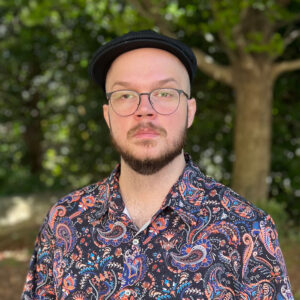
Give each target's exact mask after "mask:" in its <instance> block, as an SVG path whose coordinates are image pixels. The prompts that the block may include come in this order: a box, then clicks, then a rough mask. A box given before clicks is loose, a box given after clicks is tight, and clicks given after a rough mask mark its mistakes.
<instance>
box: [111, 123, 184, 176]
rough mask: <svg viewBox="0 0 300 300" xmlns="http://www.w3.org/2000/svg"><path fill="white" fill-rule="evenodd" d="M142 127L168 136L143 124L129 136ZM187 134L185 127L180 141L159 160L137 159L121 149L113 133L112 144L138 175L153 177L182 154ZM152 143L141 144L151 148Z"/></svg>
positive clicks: (151, 126)
mask: <svg viewBox="0 0 300 300" xmlns="http://www.w3.org/2000/svg"><path fill="white" fill-rule="evenodd" d="M141 127H143V128H151V129H154V130H156V131H158V132H160V133H161V135H166V134H167V133H166V132H165V130H164V129H162V128H158V127H156V126H154V125H153V124H151V123H149V124H146V125H145V124H143V125H138V126H137V127H136V128H134V129H132V130H131V131H130V132H129V135H130V134H131V133H132V132H135V131H137V130H139V129H140V128H141ZM186 132H187V128H186V127H185V128H184V129H183V130H182V131H181V132H180V134H179V136H178V139H177V140H176V141H175V142H173V145H172V148H171V149H168V150H166V151H165V152H164V153H162V155H161V156H160V157H157V158H145V159H139V158H136V157H135V156H134V155H133V154H132V153H130V152H129V151H126V150H124V149H122V148H121V147H120V145H119V144H118V142H117V141H116V140H115V139H114V137H113V134H112V133H111V134H110V135H111V139H112V143H113V145H114V147H115V149H116V150H117V151H118V152H119V154H120V155H121V157H122V158H123V160H124V161H125V162H126V163H127V164H128V165H129V166H130V167H131V168H132V169H133V170H134V171H136V172H137V173H139V174H141V175H152V174H155V173H157V172H158V171H159V170H161V169H162V168H163V167H165V166H166V165H168V164H169V163H170V162H171V161H173V160H174V159H175V158H176V157H177V156H178V155H180V154H181V153H182V149H183V147H184V144H185V140H186ZM151 143H152V142H151V141H144V142H141V144H144V146H149V147H151Z"/></svg>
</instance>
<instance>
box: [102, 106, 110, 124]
mask: <svg viewBox="0 0 300 300" xmlns="http://www.w3.org/2000/svg"><path fill="white" fill-rule="evenodd" d="M102 108H103V116H104V119H105V122H106V125H107V127H108V128H109V129H110V122H109V107H108V104H103V106H102Z"/></svg>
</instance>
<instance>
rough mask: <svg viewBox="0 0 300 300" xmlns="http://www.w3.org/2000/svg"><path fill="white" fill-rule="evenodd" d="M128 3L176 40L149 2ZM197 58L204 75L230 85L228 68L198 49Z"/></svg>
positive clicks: (136, 0) (165, 22) (130, 0)
mask: <svg viewBox="0 0 300 300" xmlns="http://www.w3.org/2000/svg"><path fill="white" fill-rule="evenodd" d="M129 2H130V3H131V4H132V5H133V6H134V7H135V8H136V9H137V10H138V12H139V13H140V14H141V15H142V16H144V17H146V18H150V19H153V20H154V21H155V24H156V25H157V26H158V27H159V28H160V31H161V33H163V34H165V35H167V36H169V37H172V38H177V37H176V35H175V34H174V33H173V32H172V31H171V30H170V25H169V24H170V23H168V22H167V21H166V20H165V19H164V18H163V17H162V15H161V14H159V13H158V12H157V10H156V11H155V12H154V11H153V9H151V8H152V7H151V6H150V5H149V2H147V1H145V0H142V1H139V0H129ZM193 51H194V53H195V56H196V58H197V65H198V68H199V69H200V70H201V71H202V72H204V73H206V74H207V75H208V76H211V77H213V78H214V79H215V80H217V81H222V82H224V83H226V84H228V85H232V73H231V69H230V68H229V67H225V66H222V65H219V64H217V63H215V62H213V60H212V58H211V57H210V56H209V55H207V54H206V53H204V52H202V51H201V50H200V49H198V48H194V49H193Z"/></svg>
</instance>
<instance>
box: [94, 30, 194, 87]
mask: <svg viewBox="0 0 300 300" xmlns="http://www.w3.org/2000/svg"><path fill="white" fill-rule="evenodd" d="M138 48H158V49H162V50H165V51H168V52H170V53H172V54H173V55H175V56H176V57H177V58H178V59H179V60H180V61H181V62H182V63H183V65H184V66H185V68H186V69H187V71H188V74H189V77H190V82H192V81H193V79H194V77H195V74H196V70H197V61H196V57H195V55H194V53H193V51H192V50H191V49H190V48H189V47H188V46H187V45H185V44H184V43H182V42H180V41H179V40H176V39H173V38H170V37H167V36H164V35H162V34H159V33H157V32H154V31H152V30H142V31H136V32H132V31H131V32H129V33H127V34H125V35H122V36H120V37H117V38H115V39H113V40H111V41H110V42H108V43H107V44H105V45H103V46H101V47H100V48H99V49H98V50H97V51H96V53H95V54H94V56H93V58H92V59H91V62H90V64H89V74H90V76H91V78H92V79H93V80H94V81H95V82H96V83H97V84H98V85H100V86H101V87H102V88H103V90H105V80H106V75H107V72H108V70H109V68H110V66H111V64H112V62H113V61H114V60H115V59H116V58H117V57H118V56H120V55H121V54H123V53H125V52H127V51H131V50H134V49H138Z"/></svg>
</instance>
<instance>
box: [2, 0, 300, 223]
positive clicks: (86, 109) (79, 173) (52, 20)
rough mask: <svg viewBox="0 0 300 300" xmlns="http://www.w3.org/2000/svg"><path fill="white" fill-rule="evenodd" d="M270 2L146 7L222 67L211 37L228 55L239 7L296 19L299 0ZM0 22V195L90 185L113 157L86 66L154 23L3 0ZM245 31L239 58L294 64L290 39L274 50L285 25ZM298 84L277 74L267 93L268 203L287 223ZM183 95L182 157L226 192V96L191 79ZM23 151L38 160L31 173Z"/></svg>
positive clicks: (230, 112) (79, 5)
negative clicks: (190, 106) (187, 111)
mask: <svg viewBox="0 0 300 300" xmlns="http://www.w3.org/2000/svg"><path fill="white" fill-rule="evenodd" d="M277 2H278V1H271V0H268V1H267V0H260V1H258V0H255V1H254V0H251V1H246V0H234V1H229V0H219V1H209V0H192V1H186V0H176V1H175V0H172V1H156V4H157V5H156V6H155V8H156V9H157V10H158V11H159V12H160V13H161V14H163V15H164V17H165V18H166V20H168V22H169V23H170V26H171V28H172V30H173V31H174V33H175V34H176V35H177V36H178V37H179V38H180V39H181V40H183V41H184V42H186V43H188V44H189V45H190V46H192V47H198V48H200V49H202V50H203V51H205V52H206V53H207V54H208V55H210V56H211V57H212V58H213V59H214V60H216V61H218V62H220V63H223V64H228V63H229V59H228V56H227V55H226V52H225V51H224V48H223V47H222V46H221V38H223V39H224V41H225V43H227V46H229V47H230V49H236V40H235V38H234V35H233V34H234V29H236V27H237V25H238V24H239V22H240V19H241V17H242V13H243V11H245V10H246V9H247V8H249V7H251V8H252V9H253V10H254V11H255V13H258V14H263V15H264V16H265V17H266V18H267V19H268V20H269V22H271V23H275V22H278V21H280V22H282V23H283V24H284V23H285V21H286V20H291V19H293V18H294V17H295V15H296V13H297V12H299V8H300V2H299V0H293V1H290V3H289V4H288V5H287V6H285V7H283V6H279V5H278V4H277ZM0 14H1V20H0V66H1V68H0V137H1V143H0V194H2V195H7V194H14V193H16V192H17V193H31V192H37V191H40V190H43V191H44V190H45V189H46V190H47V189H49V190H51V191H53V190H55V189H59V190H60V189H66V190H70V189H72V188H78V187H79V186H82V185H85V184H88V183H91V182H93V181H97V180H100V179H101V178H103V177H104V176H106V175H107V174H109V173H110V171H111V169H112V168H113V166H114V165H115V164H116V163H117V161H118V155H117V154H116V153H115V152H114V151H113V149H112V147H111V144H110V138H109V132H108V130H107V128H106V124H105V123H104V120H103V118H102V107H101V106H102V104H103V102H104V101H105V100H104V99H105V97H104V95H103V93H102V92H101V91H100V89H99V88H98V87H96V86H95V85H94V84H92V83H91V82H90V80H89V78H88V74H87V66H88V62H89V60H90V58H91V57H92V54H93V53H94V51H95V50H96V49H97V48H98V47H99V46H100V45H101V44H102V43H105V42H107V41H109V40H110V39H111V38H113V37H115V36H117V35H119V34H123V33H125V32H127V31H130V30H138V29H146V28H155V27H154V25H155V24H154V21H153V20H148V19H145V18H143V17H142V16H141V15H140V14H139V12H138V11H137V10H136V9H135V8H134V7H133V6H132V5H129V4H128V3H126V1H117V0H100V1H96V0H89V1H85V0H70V1H66V0H57V1H55V2H53V1H50V0H40V1H33V0H15V1H13V0H6V1H0ZM253 28H254V29H253ZM253 28H251V30H245V38H246V41H247V47H246V48H245V51H248V53H253V54H266V55H271V56H272V55H274V56H278V55H281V57H280V59H282V60H289V59H292V58H295V57H297V56H298V53H299V49H300V48H299V47H300V45H299V41H295V42H294V43H293V44H291V45H290V46H289V47H288V48H287V49H285V45H284V43H283V38H284V35H285V34H286V33H287V32H289V31H291V30H293V28H294V27H293V26H292V27H289V28H285V27H284V26H283V27H282V28H280V30H278V31H276V32H275V33H274V34H272V35H270V36H269V37H268V38H266V36H265V35H264V34H263V32H262V31H260V28H256V27H253ZM155 29H157V28H155ZM252 29H253V30H252ZM299 76H300V74H299V73H296V72H295V73H293V74H287V75H285V76H283V77H282V78H280V79H279V80H278V82H277V83H276V86H275V93H274V96H275V97H274V109H273V123H274V135H273V157H272V174H271V176H270V182H271V191H270V198H272V199H275V201H276V203H279V204H278V205H279V206H280V207H285V210H286V211H287V212H288V213H289V216H292V218H293V219H295V220H299V219H300V218H299V217H300V204H299V202H300V201H299V197H300V192H299V191H300V177H299V174H298V173H299V171H298V170H299V169H300V160H299V157H300V150H299V149H300V140H299V131H300V125H299V116H298V112H299V109H300V107H299V101H298V99H299V98H300V95H299V89H298V85H299ZM192 94H193V96H195V97H196V98H197V99H198V112H197V115H196V120H195V122H194V124H193V126H192V128H191V129H190V130H189V133H188V142H187V146H186V150H187V151H188V152H190V153H191V154H192V156H193V158H194V160H195V161H197V162H198V163H199V165H200V167H201V168H202V170H203V171H204V172H205V173H208V174H209V175H211V176H213V177H216V179H217V180H221V181H222V182H224V183H225V184H230V181H231V175H230V174H231V168H232V162H233V159H234V155H233V151H232V145H233V123H234V113H235V111H234V101H233V99H234V95H233V94H232V90H231V89H230V88H228V87H226V86H224V85H223V84H220V83H216V81H214V80H212V79H211V78H208V77H207V76H205V75H204V74H202V73H201V72H199V73H198V75H197V78H196V80H195V83H194V88H193V91H192ZM29 133H30V134H29ZM30 145H31V148H30ZM32 151H35V152H34V153H37V154H40V156H41V157H40V160H41V161H40V164H39V161H36V162H35V163H36V164H37V168H36V169H33V168H32V165H33V163H34V157H37V155H35V156H34V157H33V155H32V153H33V152H32ZM272 203H273V202H272ZM271 205H273V204H271ZM281 205H282V206H281ZM275 208H276V206H275ZM272 209H273V208H272ZM277 212H278V210H276V209H275V214H276V213H277ZM271 214H272V213H271ZM274 218H275V219H276V216H274ZM278 222H279V223H280V221H278ZM276 223H277V221H276Z"/></svg>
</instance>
